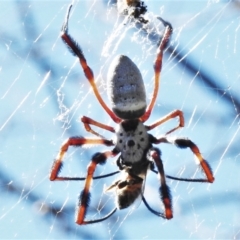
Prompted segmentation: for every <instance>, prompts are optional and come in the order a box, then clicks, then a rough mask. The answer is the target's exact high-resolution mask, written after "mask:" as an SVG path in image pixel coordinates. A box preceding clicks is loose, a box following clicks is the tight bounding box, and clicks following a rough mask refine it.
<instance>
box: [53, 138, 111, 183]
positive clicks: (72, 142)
mask: <svg viewBox="0 0 240 240" xmlns="http://www.w3.org/2000/svg"><path fill="white" fill-rule="evenodd" d="M85 144H91V145H93V144H104V145H106V146H114V144H113V142H112V141H110V140H107V139H90V138H89V139H88V138H82V137H71V138H69V139H68V140H67V141H65V142H64V143H63V145H62V147H61V149H60V151H59V153H58V155H57V157H56V159H55V160H54V162H53V166H52V170H51V172H50V176H49V178H50V180H51V181H56V180H58V181H64V180H71V178H69V177H59V176H58V175H59V173H60V171H61V168H62V166H63V157H64V155H65V153H66V152H67V150H68V147H69V146H75V147H80V146H82V145H85Z"/></svg>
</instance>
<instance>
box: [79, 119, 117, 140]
mask: <svg viewBox="0 0 240 240" xmlns="http://www.w3.org/2000/svg"><path fill="white" fill-rule="evenodd" d="M81 121H82V123H83V124H84V127H85V129H86V131H87V132H90V133H92V134H94V135H96V136H98V137H100V138H104V137H103V136H102V135H100V134H99V133H97V132H95V131H94V130H93V129H92V128H91V127H90V125H93V126H97V127H99V128H102V129H105V130H107V131H110V132H112V133H115V129H114V128H113V127H111V126H108V125H105V124H103V123H100V122H97V121H95V120H93V119H91V118H89V117H86V116H83V117H82V118H81Z"/></svg>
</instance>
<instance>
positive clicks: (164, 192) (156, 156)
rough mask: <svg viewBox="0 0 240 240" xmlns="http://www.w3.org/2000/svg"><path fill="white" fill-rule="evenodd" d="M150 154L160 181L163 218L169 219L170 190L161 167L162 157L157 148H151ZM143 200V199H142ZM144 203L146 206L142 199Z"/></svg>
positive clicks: (170, 207)
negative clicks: (163, 210)
mask: <svg viewBox="0 0 240 240" xmlns="http://www.w3.org/2000/svg"><path fill="white" fill-rule="evenodd" d="M151 156H152V158H153V160H154V162H155V164H156V166H157V169H158V174H159V179H160V182H161V187H160V188H159V192H160V196H161V199H162V202H163V204H164V207H165V218H166V219H171V218H172V217H173V213H172V199H171V192H170V189H169V187H168V185H167V184H166V179H165V173H164V169H163V163H162V159H161V152H160V150H159V149H158V148H152V149H151ZM143 201H144V199H143ZM144 204H145V205H146V206H147V207H148V206H149V205H148V204H146V202H145V201H144ZM148 209H149V208H148ZM150 209H151V208H150ZM150 211H151V210H150ZM153 211H155V210H153ZM151 212H152V211H151ZM156 213H157V212H156V211H155V214H156Z"/></svg>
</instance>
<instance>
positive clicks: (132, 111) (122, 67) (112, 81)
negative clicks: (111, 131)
mask: <svg viewBox="0 0 240 240" xmlns="http://www.w3.org/2000/svg"><path fill="white" fill-rule="evenodd" d="M108 95H109V98H110V101H111V103H112V110H113V112H114V113H115V114H116V115H117V116H118V117H120V118H122V119H134V118H139V117H141V116H142V115H143V114H144V113H145V110H146V106H147V104H146V92H145V87H144V82H143V79H142V75H141V73H140V71H139V69H138V67H137V66H136V64H135V63H134V62H133V61H132V60H131V59H130V58H128V57H127V56H124V55H119V56H117V57H116V58H115V59H114V60H113V62H112V64H111V66H110V68H109V72H108Z"/></svg>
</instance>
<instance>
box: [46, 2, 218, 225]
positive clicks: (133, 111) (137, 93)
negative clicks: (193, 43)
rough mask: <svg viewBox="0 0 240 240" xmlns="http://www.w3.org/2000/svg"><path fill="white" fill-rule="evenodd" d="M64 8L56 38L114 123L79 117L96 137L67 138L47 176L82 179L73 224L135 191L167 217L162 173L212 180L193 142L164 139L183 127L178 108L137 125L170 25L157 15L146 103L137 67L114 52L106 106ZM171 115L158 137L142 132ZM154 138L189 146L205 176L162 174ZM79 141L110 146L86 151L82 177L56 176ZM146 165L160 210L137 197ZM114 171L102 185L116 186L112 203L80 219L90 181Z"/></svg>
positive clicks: (125, 201) (120, 205)
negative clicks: (171, 124) (105, 167)
mask: <svg viewBox="0 0 240 240" xmlns="http://www.w3.org/2000/svg"><path fill="white" fill-rule="evenodd" d="M70 10H71V6H70V7H69V9H68V12H67V17H66V20H65V22H64V24H63V27H62V35H61V37H62V39H63V41H64V42H65V43H66V45H67V46H68V47H69V49H70V50H71V52H72V53H73V54H74V55H75V56H77V57H78V59H79V61H80V65H81V66H82V69H83V71H84V73H85V76H86V78H87V79H88V81H89V83H90V85H91V87H92V89H93V92H94V94H95V96H96V98H97V100H98V101H99V103H100V105H101V106H102V108H103V109H104V110H105V111H106V112H107V113H108V115H109V116H110V117H111V119H112V120H113V121H114V122H115V123H116V124H117V127H116V128H113V127H111V126H108V125H105V124H103V123H100V122H97V121H95V120H93V119H91V118H89V117H86V116H83V117H82V118H81V121H82V122H83V124H84V127H85V129H86V130H87V131H88V132H90V133H92V134H94V135H96V136H97V137H98V138H84V137H70V138H69V139H68V140H67V141H65V142H64V143H63V145H62V146H61V149H60V152H59V153H58V155H57V157H56V159H55V160H54V163H53V166H52V169H51V172H50V180H51V181H68V180H69V181H70V180H85V186H84V189H83V191H82V193H81V194H80V197H79V203H78V206H77V210H76V223H77V224H80V225H82V224H89V223H96V222H100V221H103V220H105V219H107V218H109V217H110V216H111V215H112V214H113V213H115V212H116V210H117V209H124V208H127V207H128V206H130V205H131V204H132V203H133V202H134V201H135V200H136V198H138V197H139V196H140V197H141V198H142V200H143V202H144V204H145V206H146V207H147V209H148V210H149V211H151V212H152V213H153V214H155V215H157V216H160V217H162V218H166V219H171V218H172V217H173V214H172V203H171V194H170V189H169V187H168V185H167V184H166V177H167V178H170V179H174V180H179V181H187V182H209V183H212V182H213V181H214V177H213V173H212V170H211V168H210V166H209V164H208V163H207V161H206V160H204V159H203V157H202V155H201V153H200V151H199V149H198V147H197V146H196V144H194V143H193V142H192V141H191V140H189V139H187V138H175V139H170V138H168V137H167V135H168V134H170V133H172V132H174V131H176V130H177V129H179V128H181V127H184V117H183V112H182V111H180V110H175V111H173V112H171V113H169V114H168V115H166V116H164V117H163V118H161V119H160V120H158V121H157V122H155V123H153V124H151V125H144V124H143V123H144V122H145V121H147V120H148V118H149V116H150V114H151V112H152V109H153V107H154V104H155V101H156V98H157V94H158V89H159V81H160V72H161V67H162V57H163V51H164V49H165V47H166V45H167V43H168V41H169V38H170V37H171V33H172V26H171V24H170V23H168V22H166V21H164V20H163V19H161V18H159V20H160V21H161V22H162V23H163V25H164V26H165V32H164V34H163V37H162V39H161V42H160V44H159V46H158V49H157V57H156V60H155V63H154V72H155V85H154V90H153V94H152V98H151V101H150V104H149V105H148V106H147V103H146V93H145V87H144V83H143V80H142V76H141V73H140V71H139V69H138V68H137V66H136V65H135V64H134V63H133V62H132V61H131V59H129V58H128V57H127V56H123V55H120V56H117V57H116V58H115V60H114V61H113V63H112V64H111V66H110V70H109V73H108V95H109V98H110V101H111V104H112V109H110V108H109V107H108V106H107V105H106V103H105V102H104V101H103V99H102V97H101V95H100V94H99V92H98V89H97V86H96V84H95V80H94V76H93V72H92V70H91V68H90V67H89V66H88V64H87V61H86V59H85V57H84V55H83V52H82V50H81V48H80V47H79V46H78V44H77V43H76V42H75V41H74V40H73V39H72V37H71V36H70V35H69V34H68V20H69V14H70ZM176 117H178V118H179V124H178V126H177V127H175V128H173V129H171V130H170V131H168V132H167V133H166V134H165V136H164V137H161V138H156V137H154V136H152V135H151V134H149V133H148V131H150V130H152V129H154V128H156V127H157V126H159V125H160V124H163V123H165V122H166V121H168V120H170V119H173V118H176ZM90 125H93V126H95V127H99V128H102V129H105V130H107V131H110V132H112V133H114V134H115V140H108V139H106V138H104V137H103V136H101V135H100V134H98V133H97V132H95V131H94V130H93V129H92V128H91V126H90ZM160 143H170V144H174V145H176V146H177V147H180V148H190V150H191V151H192V152H193V154H194V155H195V156H196V157H197V159H198V161H199V163H200V166H201V168H202V170H203V172H204V174H205V176H206V178H203V179H201V178H200V179H187V178H177V177H172V176H168V175H165V173H164V168H163V163H162V160H161V152H160V150H159V149H158V148H156V147H153V144H160ZM85 144H86V145H91V144H103V145H105V146H108V147H113V149H112V150H110V151H105V152H98V153H95V154H94V155H93V156H92V159H91V162H90V163H89V165H88V166H87V176H86V178H77V177H75V178H74V177H63V176H59V173H60V170H61V167H62V166H63V158H64V155H65V153H66V152H67V150H68V148H69V146H76V147H80V146H82V145H85ZM118 155H119V156H118ZM115 156H118V159H117V163H116V164H117V166H118V168H119V170H118V171H116V172H113V173H110V174H106V175H102V176H96V177H94V176H93V175H94V172H95V169H96V167H97V165H98V164H100V165H101V164H104V163H105V162H106V161H107V159H108V158H110V157H115ZM154 166H156V168H157V171H155V170H154ZM149 169H150V170H152V171H153V172H155V173H157V174H158V176H159V181H160V188H159V193H160V196H161V200H162V202H163V205H164V209H165V212H164V213H161V212H158V211H155V210H153V209H152V208H151V207H150V206H149V204H148V203H147V201H146V199H145V197H144V196H143V185H144V181H145V178H146V174H147V171H148V170H149ZM119 172H121V173H123V174H124V176H123V177H122V178H121V179H119V180H118V181H116V182H115V183H113V184H112V185H111V186H110V187H109V188H108V190H110V189H114V190H115V191H116V200H117V202H116V204H117V207H116V208H115V209H113V210H112V211H111V212H110V213H109V214H107V215H106V216H104V217H102V218H99V219H96V220H85V216H86V213H87V209H88V205H89V201H90V187H91V183H92V180H93V179H99V178H104V177H109V176H112V175H114V174H116V173H119Z"/></svg>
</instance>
